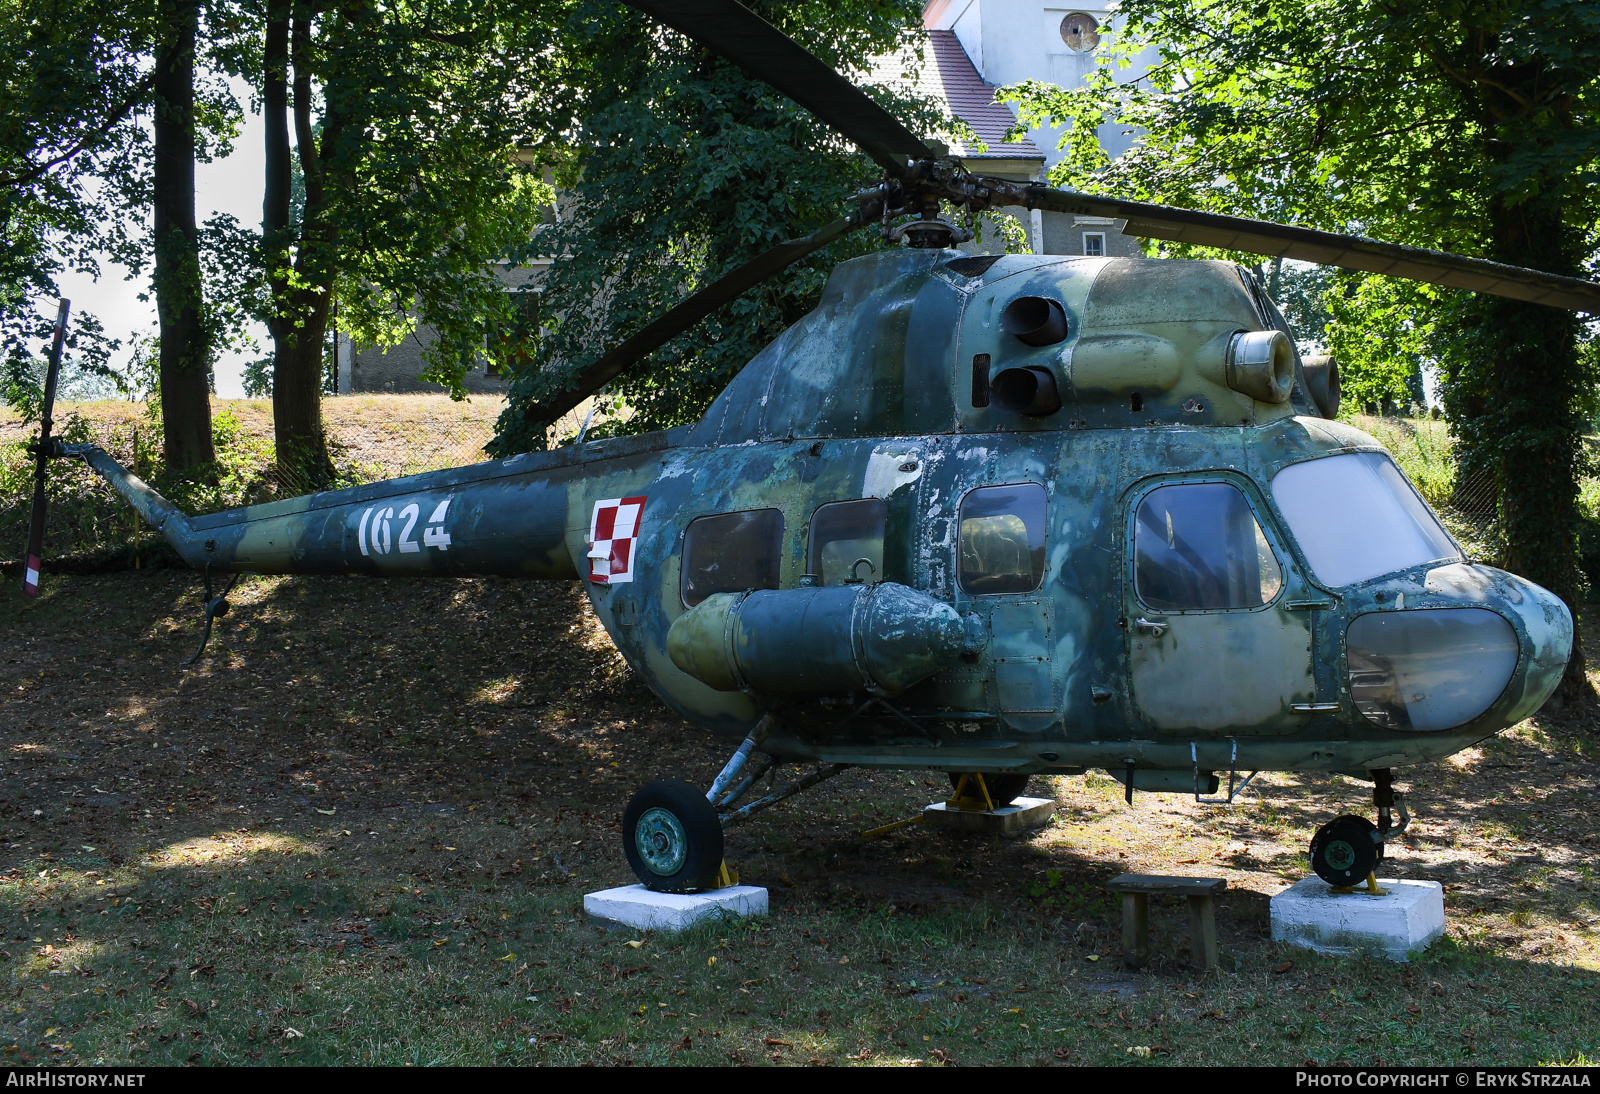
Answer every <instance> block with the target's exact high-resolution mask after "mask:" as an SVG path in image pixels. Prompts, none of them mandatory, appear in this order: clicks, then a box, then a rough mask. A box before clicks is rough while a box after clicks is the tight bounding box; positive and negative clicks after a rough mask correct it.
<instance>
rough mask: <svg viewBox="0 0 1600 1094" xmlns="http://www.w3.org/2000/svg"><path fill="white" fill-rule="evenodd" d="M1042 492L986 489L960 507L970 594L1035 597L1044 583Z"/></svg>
mask: <svg viewBox="0 0 1600 1094" xmlns="http://www.w3.org/2000/svg"><path fill="white" fill-rule="evenodd" d="M1045 508H1046V503H1045V494H1044V487H1042V486H1040V485H1039V484H1038V483H1036V482H1024V483H1018V484H1016V485H1014V486H983V487H979V488H978V489H977V490H973V491H972V492H970V493H969V494H968V495H967V496H966V497H965V498H963V499H962V501H961V561H960V565H959V566H958V567H957V576H958V578H959V580H960V582H961V589H962V591H963V592H968V593H980V594H981V593H1031V592H1032V591H1033V590H1035V589H1037V588H1038V587H1039V582H1041V581H1042V580H1044V529H1045Z"/></svg>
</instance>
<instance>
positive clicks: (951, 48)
mask: <svg viewBox="0 0 1600 1094" xmlns="http://www.w3.org/2000/svg"><path fill="white" fill-rule="evenodd" d="M1113 15H1114V13H1113V10H1112V8H1111V5H1110V4H1108V3H1105V2H1101V3H1096V4H1090V5H1088V6H1086V7H1066V6H1061V5H1050V4H1043V3H1039V2H1038V0H929V2H928V3H927V4H926V5H925V6H924V7H923V9H922V24H923V26H924V28H926V30H927V34H928V38H929V47H930V50H931V52H932V54H933V57H932V60H933V61H934V62H935V63H936V68H937V71H936V73H934V72H932V71H930V70H931V69H933V68H934V67H935V66H933V65H928V66H925V67H924V72H923V77H922V79H921V80H919V81H918V86H919V88H920V89H922V90H924V91H927V92H929V93H931V94H937V95H940V97H941V98H942V99H943V100H944V102H945V103H947V104H948V106H949V109H950V112H951V113H952V114H954V115H955V116H956V117H957V118H960V119H961V120H962V121H964V122H966V123H967V125H969V126H970V127H971V128H972V129H973V130H974V131H975V132H976V133H977V134H978V136H979V137H981V138H982V139H983V141H984V143H985V144H986V145H987V146H988V150H987V151H986V152H984V153H982V154H978V155H973V154H971V153H970V152H968V151H966V150H964V149H959V148H958V149H953V151H954V152H955V153H956V154H957V155H959V156H961V158H962V159H963V160H964V161H965V162H966V163H967V165H968V166H969V167H970V168H971V169H972V170H974V171H977V172H982V173H985V174H993V175H998V176H999V177H1001V178H1009V179H1018V180H1026V181H1039V182H1044V181H1046V179H1045V172H1047V171H1048V170H1049V169H1050V168H1051V167H1053V166H1055V165H1056V164H1057V163H1058V162H1060V160H1061V156H1062V153H1061V150H1060V149H1059V148H1058V147H1057V145H1058V144H1059V143H1060V140H1061V135H1062V133H1063V131H1064V130H1063V128H1061V127H1049V126H1046V127H1036V128H1033V129H1030V130H1029V131H1028V135H1027V140H1026V141H1025V142H1024V143H1023V144H1020V145H1019V144H1005V143H1003V137H1004V134H1005V132H1006V130H1007V129H1009V128H1011V127H1013V126H1015V125H1016V116H1015V114H1013V113H1012V111H1011V108H1010V107H1009V106H1006V105H1005V104H1003V103H996V102H995V101H994V92H995V90H996V89H997V88H1001V87H1006V86H1009V85H1011V84H1020V83H1022V82H1023V81H1024V80H1038V81H1041V82H1043V83H1050V84H1055V85H1057V86H1059V87H1065V88H1073V87H1081V86H1083V83H1084V81H1085V80H1086V79H1087V77H1088V76H1089V74H1090V73H1092V72H1093V71H1094V69H1095V56H1096V51H1097V50H1098V49H1099V48H1100V47H1101V45H1102V37H1103V35H1104V33H1105V32H1106V30H1107V29H1108V28H1109V25H1110V23H1111V20H1112V18H1113ZM1143 71H1144V70H1143V68H1142V66H1141V65H1138V64H1136V65H1134V66H1133V67H1132V68H1128V69H1124V70H1122V72H1120V73H1119V74H1118V79H1121V80H1129V79H1134V78H1137V77H1138V76H1139V75H1141V74H1142V73H1143ZM930 80H937V81H938V83H939V84H940V85H942V88H941V87H938V86H932V85H931V84H930ZM991 134H992V136H991ZM1097 136H1098V137H1099V138H1100V143H1101V145H1102V146H1103V147H1104V148H1105V149H1106V151H1107V152H1109V153H1110V154H1111V155H1113V156H1116V155H1120V154H1121V153H1123V152H1125V151H1127V149H1128V147H1129V145H1130V144H1132V140H1131V139H1130V138H1129V137H1127V136H1126V135H1124V134H1123V133H1122V132H1120V131H1118V130H1117V129H1116V128H1115V127H1113V126H1109V125H1107V126H1102V127H1101V130H1100V132H1099V133H1098V134H1097ZM1010 149H1016V150H1018V151H1019V152H1021V151H1023V150H1025V153H1024V154H1021V155H1017V154H1012V155H1008V154H1007V150H1010ZM1030 165H1031V171H1030ZM1009 212H1010V213H1011V214H1012V215H1013V216H1015V217H1017V218H1018V219H1019V220H1024V221H1025V222H1026V224H1027V228H1028V235H1029V243H1030V246H1031V249H1032V251H1033V252H1034V253H1035V254H1058V255H1112V256H1119V257H1138V256H1140V255H1142V254H1143V252H1142V251H1141V250H1140V248H1139V243H1138V241H1137V240H1135V239H1134V238H1133V237H1131V236H1125V235H1123V234H1122V226H1123V223H1124V222H1123V221H1118V220H1112V219H1110V218H1109V217H1085V216H1073V215H1071V214H1069V213H1051V212H1045V213H1040V212H1038V211H1034V212H1033V213H1032V214H1031V215H1030V214H1029V213H1028V212H1027V211H1024V210H1021V209H1013V210H1009ZM979 249H981V250H990V249H991V248H989V247H987V246H985V247H981V248H979Z"/></svg>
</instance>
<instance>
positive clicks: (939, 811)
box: [922, 798, 1056, 836]
mask: <svg viewBox="0 0 1600 1094" xmlns="http://www.w3.org/2000/svg"><path fill="white" fill-rule="evenodd" d="M1055 815H1056V803H1055V801H1054V800H1052V799H1050V798H1016V799H1014V800H1013V801H1012V802H1011V804H1010V805H1003V806H1001V807H1000V808H999V809H996V810H995V811H994V812H992V813H991V812H989V811H988V810H983V811H981V812H979V811H968V810H966V809H952V808H950V807H949V806H948V805H946V804H945V803H944V802H935V803H934V804H933V805H930V806H928V807H926V808H925V809H923V811H922V823H923V824H926V825H928V826H929V827H932V828H942V829H944V830H945V831H947V832H967V833H970V834H972V835H978V836H1015V835H1018V834H1019V833H1022V832H1027V831H1030V830H1031V829H1034V828H1043V827H1044V826H1045V825H1047V824H1049V823H1050V818H1051V817H1053V816H1055Z"/></svg>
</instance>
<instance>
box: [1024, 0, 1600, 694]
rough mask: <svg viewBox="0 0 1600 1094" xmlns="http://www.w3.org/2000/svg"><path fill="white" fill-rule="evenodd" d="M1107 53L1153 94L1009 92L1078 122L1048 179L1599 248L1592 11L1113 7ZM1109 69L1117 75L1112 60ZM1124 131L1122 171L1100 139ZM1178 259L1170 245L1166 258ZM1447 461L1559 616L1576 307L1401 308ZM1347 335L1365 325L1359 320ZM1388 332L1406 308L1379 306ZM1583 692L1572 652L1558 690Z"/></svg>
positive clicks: (1180, 199)
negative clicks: (1459, 470) (1439, 388)
mask: <svg viewBox="0 0 1600 1094" xmlns="http://www.w3.org/2000/svg"><path fill="white" fill-rule="evenodd" d="M1120 11H1121V17H1122V19H1123V20H1124V24H1123V29H1122V31H1121V36H1122V41H1121V44H1120V47H1119V48H1120V49H1121V50H1122V51H1123V53H1122V55H1123V56H1130V55H1131V53H1132V52H1134V51H1136V50H1137V49H1138V48H1139V47H1140V46H1141V45H1146V46H1149V47H1150V48H1152V49H1154V50H1155V51H1156V53H1157V54H1158V60H1157V62H1156V63H1155V64H1154V65H1153V66H1152V67H1151V68H1150V70H1149V75H1148V77H1146V78H1144V79H1141V80H1139V81H1137V82H1133V83H1124V84H1116V83H1115V80H1114V69H1113V67H1112V66H1111V65H1108V66H1107V67H1106V68H1104V69H1103V70H1102V71H1101V72H1100V73H1099V76H1098V78H1097V79H1095V80H1094V81H1092V82H1091V84H1090V86H1088V87H1086V88H1084V89H1081V90H1076V91H1063V90H1062V89H1059V88H1051V87H1048V86H1043V85H1028V86H1023V87H1019V88H1017V89H1013V91H1012V92H1011V94H1012V95H1013V97H1014V98H1015V99H1016V101H1018V102H1019V103H1020V104H1021V105H1022V107H1023V111H1024V114H1025V115H1026V116H1030V117H1035V118H1042V117H1051V118H1056V119H1061V120H1070V121H1071V122H1072V128H1071V129H1070V130H1069V132H1068V134H1067V137H1066V146H1067V147H1068V149H1069V151H1070V155H1069V157H1068V158H1067V159H1066V160H1065V161H1064V162H1063V163H1062V164H1060V165H1059V166H1058V167H1057V168H1056V170H1055V172H1054V173H1053V175H1052V178H1053V181H1055V182H1057V183H1058V184H1065V185H1077V186H1081V187H1088V188H1101V189H1109V190H1115V191H1117V192H1119V193H1124V194H1129V195H1131V196H1138V197H1143V198H1146V199H1149V200H1156V201H1167V202H1172V203H1174V204H1180V205H1191V206H1196V207H1202V208H1208V209H1215V210H1219V211H1224V212H1236V213H1242V214H1246V215H1254V216H1263V215H1264V216H1267V217H1270V218H1272V219H1277V220H1290V221H1296V222H1299V223H1304V224H1310V225H1313V226H1316V227H1323V228H1329V229H1334V230H1341V231H1343V230H1355V231H1361V232H1364V233H1366V234H1368V235H1373V236H1377V237H1380V238H1386V239H1393V240H1396V241H1398V242H1403V243H1412V244H1417V245H1422V246H1433V247H1442V248H1445V249H1448V250H1453V251H1457V252H1460V253H1465V254H1474V255H1479V256H1481V257H1485V258H1490V259H1495V260H1498V261H1502V262H1507V263H1511V264H1514V265H1519V266H1530V267H1533V268H1536V269H1541V270H1547V271H1549V272H1551V273H1556V274H1564V275H1567V276H1584V275H1585V273H1586V271H1587V270H1588V269H1590V268H1591V267H1592V263H1593V256H1594V253H1595V247H1596V227H1597V224H1596V216H1595V212H1596V199H1597V196H1600V186H1597V182H1600V176H1597V173H1596V159H1597V156H1600V124H1597V122H1596V118H1595V109H1596V105H1597V102H1596V99H1597V95H1600V8H1596V7H1595V5H1593V4H1590V3H1587V2H1583V0H1489V2H1486V3H1485V2H1472V3H1468V2H1466V0H1447V2H1445V3H1438V4H1428V5H1402V4H1395V3H1392V2H1391V0H1206V2H1204V3H1193V2H1185V0H1128V2H1127V3H1124V4H1123V5H1122V6H1121V9H1120ZM1115 63H1116V62H1115V61H1113V65H1114V64H1115ZM1107 121H1110V122H1113V123H1117V124H1121V125H1123V126H1125V127H1128V128H1130V129H1132V130H1133V131H1134V132H1135V133H1136V134H1137V141H1136V143H1135V146H1134V148H1133V149H1132V150H1131V151H1130V152H1129V153H1128V154H1126V155H1124V156H1123V157H1121V158H1120V159H1118V160H1117V161H1115V162H1111V161H1109V160H1108V159H1107V157H1106V156H1105V155H1104V153H1103V152H1102V151H1101V150H1100V149H1099V147H1098V145H1097V144H1096V142H1095V140H1094V128H1093V127H1094V126H1095V125H1097V124H1100V123H1103V122H1107ZM1180 250H1181V249H1180ZM1411 296H1412V298H1411V300H1410V301H1409V302H1408V303H1407V305H1406V306H1407V307H1408V308H1411V309H1413V316H1414V318H1413V319H1412V321H1411V324H1410V327H1409V328H1408V329H1411V330H1424V329H1428V330H1431V332H1432V338H1431V339H1430V342H1429V345H1428V351H1429V354H1430V355H1431V356H1433V357H1434V358H1436V359H1437V360H1438V361H1439V362H1440V364H1441V371H1442V374H1443V376H1442V378H1443V381H1444V385H1443V391H1444V398H1445V401H1446V405H1447V409H1448V410H1449V413H1450V417H1451V423H1452V429H1453V430H1454V431H1455V435H1456V438H1457V445H1458V451H1459V452H1460V458H1461V459H1462V461H1463V463H1464V465H1465V466H1467V467H1468V468H1484V469H1487V470H1489V471H1490V472H1491V473H1492V475H1493V477H1494V480H1495V482H1496V485H1497V487H1498V493H1499V510H1500V517H1501V522H1502V526H1503V530H1504V536H1505V552H1504V557H1503V558H1502V559H1501V561H1502V563H1503V564H1504V565H1506V566H1507V567H1508V568H1509V569H1512V570H1515V571H1517V572H1519V573H1522V574H1524V575H1526V576H1528V577H1530V578H1532V579H1533V580H1535V581H1537V582H1539V583H1540V584H1542V585H1544V586H1545V587H1546V588H1549V589H1550V590H1552V591H1553V592H1555V593H1556V594H1557V595H1559V596H1560V597H1561V598H1562V599H1563V600H1565V601H1566V603H1567V604H1568V606H1569V607H1571V608H1573V610H1574V616H1575V617H1576V615H1577V608H1578V607H1579V605H1580V604H1581V602H1582V600H1583V596H1584V588H1583V581H1582V577H1581V571H1580V569H1579V567H1578V561H1577V532H1578V526H1579V511H1578V504H1577V501H1578V482H1577V479H1578V474H1579V470H1580V466H1581V439H1582V438H1581V427H1582V419H1581V413H1580V411H1581V408H1582V407H1583V406H1585V405H1587V403H1588V402H1589V399H1588V392H1587V386H1588V385H1589V383H1590V378H1589V376H1588V375H1587V373H1586V371H1585V367H1584V361H1585V360H1586V354H1585V353H1583V352H1581V349H1580V341H1582V340H1584V339H1587V338H1588V337H1589V332H1588V331H1587V329H1586V328H1585V327H1584V325H1583V321H1582V320H1581V319H1580V318H1579V317H1578V316H1576V315H1573V314H1572V313H1569V312H1564V311H1558V310H1555V309H1551V308H1545V307H1541V306H1539V305H1535V304H1527V303H1522V302H1518V301H1512V300H1506V299H1502V298H1499V297H1467V296H1464V295H1463V294H1457V293H1448V292H1445V293H1437V294H1435V293H1432V292H1423V293H1413V294H1411ZM1354 299H1355V306H1353V307H1352V308H1351V309H1350V310H1349V311H1348V313H1347V314H1348V318H1342V317H1341V318H1338V319H1337V321H1336V324H1335V326H1336V327H1337V326H1338V325H1339V324H1342V323H1347V322H1351V321H1355V322H1364V321H1365V320H1366V319H1368V318H1369V317H1370V316H1371V315H1372V314H1373V312H1372V311H1370V310H1368V309H1364V308H1362V307H1360V306H1359V305H1360V304H1361V297H1360V295H1359V293H1358V295H1357V296H1356V297H1355V298H1354ZM1369 299H1370V300H1371V301H1372V303H1373V304H1374V305H1375V307H1376V308H1377V310H1378V312H1379V313H1380V314H1381V313H1382V311H1383V309H1386V308H1391V307H1392V306H1393V305H1394V304H1395V303H1396V301H1397V299H1398V297H1397V294H1396V292H1395V291H1391V290H1383V289H1379V290H1374V291H1373V292H1371V293H1370V294H1369ZM1586 692H1587V684H1586V683H1585V679H1584V675H1583V656H1582V652H1581V649H1580V648H1575V649H1574V656H1573V658H1572V660H1571V661H1570V662H1569V663H1568V669H1567V676H1566V679H1565V681H1564V683H1563V687H1562V690H1561V692H1560V694H1561V695H1562V696H1564V697H1566V698H1572V697H1576V696H1578V695H1579V694H1583V693H1586Z"/></svg>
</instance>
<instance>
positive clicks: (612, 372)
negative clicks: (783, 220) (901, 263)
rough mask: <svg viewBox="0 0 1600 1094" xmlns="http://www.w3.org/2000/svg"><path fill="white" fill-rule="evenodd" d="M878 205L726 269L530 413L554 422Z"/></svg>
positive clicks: (539, 422) (537, 422)
mask: <svg viewBox="0 0 1600 1094" xmlns="http://www.w3.org/2000/svg"><path fill="white" fill-rule="evenodd" d="M877 208H878V207H877V206H876V205H874V206H872V207H871V208H865V209H863V210H862V211H858V212H855V213H851V214H850V215H849V216H847V217H844V218H842V219H840V220H836V221H834V222H833V223H832V224H828V225H825V226H824V227H822V228H819V229H817V230H816V231H815V232H812V233H811V234H810V235H808V236H803V237H801V238H800V239H791V240H788V241H787V242H784V243H780V244H778V245H777V246H776V247H773V248H772V249H770V250H768V251H764V252H763V253H761V254H759V255H757V256H756V257H755V258H752V259H751V260H750V261H749V262H746V263H745V264H744V265H742V266H739V267H738V268H736V269H734V270H733V271H731V272H729V273H726V274H723V275H722V276H721V277H719V278H717V280H715V281H713V282H712V283H711V284H709V285H707V286H706V287H705V288H703V289H701V290H700V291H698V292H696V293H694V294H692V295H690V296H688V297H686V298H685V299H683V300H682V301H680V302H679V303H678V304H676V305H674V306H673V307H671V308H669V309H668V310H667V311H666V312H664V313H663V314H662V315H661V316H660V317H659V318H657V319H655V320H653V321H652V322H651V323H650V324H649V326H647V327H645V328H644V329H643V330H641V331H639V333H637V334H635V335H633V337H631V338H628V339H627V340H625V341H624V342H623V343H622V344H621V345H619V346H617V347H616V348H615V349H612V350H611V351H610V352H608V353H607V354H606V355H605V356H604V357H601V358H600V359H599V360H598V361H596V362H595V363H594V364H592V365H590V366H589V367H587V368H585V369H583V370H581V371H580V372H579V373H578V374H577V375H576V376H574V377H573V378H572V380H571V382H570V386H568V387H567V388H566V389H564V390H562V391H557V392H553V393H552V394H551V395H550V396H549V397H548V398H547V399H546V400H544V401H541V402H539V403H536V404H535V405H533V406H531V407H529V408H528V418H529V420H530V422H531V423H532V424H533V425H534V426H535V427H536V428H543V427H546V426H549V425H551V424H552V423H554V422H555V421H556V419H558V418H560V417H561V415H563V414H565V413H566V412H567V411H569V410H571V409H572V408H573V407H575V406H577V405H578V404H579V403H581V402H583V401H584V400H585V399H587V398H588V397H589V396H591V395H593V394H594V393H595V392H597V391H599V390H600V389H601V388H603V387H605V386H606V385H607V384H609V383H610V382H611V381H612V380H615V379H616V378H617V377H618V376H621V375H622V374H623V373H624V372H626V371H627V370H628V368H629V367H630V366H632V365H634V364H637V363H638V362H639V361H641V360H643V359H644V358H645V357H648V356H649V355H650V354H652V353H654V352H655V351H656V350H658V349H660V348H661V347H662V346H664V345H666V344H667V343H668V342H670V341H671V340H672V339H674V338H676V337H677V336H678V335H680V334H682V333H683V332H684V331H686V330H688V329H689V328H690V327H692V326H694V325H695V324H696V323H698V322H699V321H700V320H702V319H704V318H705V317H706V316H708V315H710V314H711V313H712V312H714V311H716V310H717V309H718V308H720V307H722V306H723V305H724V304H727V303H731V302H732V301H734V300H736V299H738V298H739V297H740V296H741V295H743V294H744V292H745V291H746V290H747V289H751V288H754V287H755V286H756V285H758V284H759V283H761V282H762V281H765V280H766V279H767V278H769V277H771V276H773V275H774V274H776V273H779V272H781V271H782V270H783V269H785V268H786V267H788V266H790V265H792V264H794V263H796V262H798V261H800V259H802V258H804V257H806V255H808V254H810V253H811V252H813V251H816V250H819V249H820V248H822V247H826V246H827V245H828V244H829V243H832V242H833V241H834V240H836V239H838V238H839V237H840V236H842V235H844V234H845V233H847V232H850V231H853V230H855V229H856V228H859V227H861V226H862V225H863V224H865V223H867V222H868V221H869V220H872V219H874V214H875V212H876V211H877Z"/></svg>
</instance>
